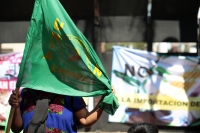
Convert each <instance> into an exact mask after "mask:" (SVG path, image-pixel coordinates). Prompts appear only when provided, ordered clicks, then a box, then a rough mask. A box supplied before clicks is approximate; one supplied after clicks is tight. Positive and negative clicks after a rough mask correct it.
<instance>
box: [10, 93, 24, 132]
mask: <svg viewBox="0 0 200 133" xmlns="http://www.w3.org/2000/svg"><path fill="white" fill-rule="evenodd" d="M21 101H22V98H21V96H20V93H19V94H18V96H17V93H16V91H13V93H12V94H11V95H10V98H9V101H8V102H9V104H10V106H11V107H14V108H15V112H14V115H13V119H12V124H11V129H12V131H13V132H16V133H18V132H20V131H21V130H22V129H23V121H22V116H21V111H20V103H21Z"/></svg>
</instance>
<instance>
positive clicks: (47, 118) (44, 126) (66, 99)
mask: <svg viewBox="0 0 200 133" xmlns="http://www.w3.org/2000/svg"><path fill="white" fill-rule="evenodd" d="M112 89H113V93H115V91H114V87H113V86H112ZM33 92H34V94H33ZM19 93H20V94H19V95H18V97H17V94H16V91H13V93H12V94H11V95H10V98H9V104H10V105H11V106H12V107H14V108H15V113H14V116H13V121H12V124H11V129H12V131H13V132H20V131H22V130H23V132H24V133H27V132H28V133H33V132H35V131H36V132H37V133H41V132H47V133H49V132H53V133H57V132H62V133H76V132H77V128H76V126H77V123H80V124H81V125H83V126H84V127H91V126H92V125H93V124H94V123H95V122H97V120H98V119H99V118H100V116H101V114H102V112H103V109H101V108H98V105H99V104H100V102H102V100H103V99H104V95H102V97H101V99H100V101H99V103H98V104H97V105H96V107H95V108H94V109H93V110H92V111H91V112H88V110H87V107H86V104H85V102H84V100H83V98H82V97H72V96H66V95H56V96H55V95H53V96H54V99H53V100H52V99H50V98H49V97H52V93H48V92H44V91H39V90H33V89H28V88H24V89H22V91H20V92H19ZM36 97H37V99H36ZM49 99H50V100H52V101H51V102H50V103H49V104H46V103H45V101H49ZM35 102H36V103H35ZM45 108H46V109H45ZM76 120H77V121H78V122H76Z"/></svg>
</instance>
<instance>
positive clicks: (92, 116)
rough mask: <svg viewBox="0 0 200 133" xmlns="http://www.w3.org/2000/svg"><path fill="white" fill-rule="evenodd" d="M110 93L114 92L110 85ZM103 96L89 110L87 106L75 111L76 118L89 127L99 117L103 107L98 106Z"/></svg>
mask: <svg viewBox="0 0 200 133" xmlns="http://www.w3.org/2000/svg"><path fill="white" fill-rule="evenodd" d="M112 93H113V94H115V88H114V86H112ZM104 97H105V96H104V95H103V96H102V97H101V99H100V100H99V102H98V104H97V105H96V107H95V108H94V109H93V110H92V111H91V112H88V110H87V108H83V109H81V110H79V111H77V112H76V113H75V115H76V117H77V119H78V120H79V122H80V123H81V124H82V125H83V126H85V127H91V126H92V125H93V124H94V123H95V122H97V121H98V119H99V118H100V117H101V115H102V113H103V109H101V108H98V107H99V104H100V103H101V102H102V101H103V99H104Z"/></svg>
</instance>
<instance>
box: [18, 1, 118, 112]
mask: <svg viewBox="0 0 200 133" xmlns="http://www.w3.org/2000/svg"><path fill="white" fill-rule="evenodd" d="M16 87H17V88H19V87H27V88H33V89H36V90H43V91H46V92H53V93H57V94H64V95H70V96H83V97H90V96H99V95H102V94H106V97H105V98H104V100H103V102H102V103H101V104H100V105H99V106H100V107H102V108H103V109H104V111H106V112H107V113H109V114H111V115H113V114H114V113H115V111H116V109H117V108H118V106H119V104H118V102H117V100H116V97H115V96H114V95H113V94H112V89H111V82H110V79H109V77H108V75H107V73H106V71H105V69H104V67H103V65H102V63H101V61H100V59H99V58H98V56H97V54H96V53H95V51H94V50H93V48H92V47H91V45H90V43H89V42H88V40H87V39H86V38H85V37H84V35H83V34H82V33H81V32H80V31H79V30H78V28H77V27H76V26H75V24H74V23H73V21H72V20H71V18H70V17H69V16H68V14H67V12H66V11H65V9H64V8H63V6H62V5H61V3H60V2H59V1H58V0H36V1H35V5H34V10H33V14H32V17H31V23H30V27H29V31H28V34H27V38H26V45H25V50H24V54H23V58H22V62H21V65H20V72H19V75H18V81H17V84H16Z"/></svg>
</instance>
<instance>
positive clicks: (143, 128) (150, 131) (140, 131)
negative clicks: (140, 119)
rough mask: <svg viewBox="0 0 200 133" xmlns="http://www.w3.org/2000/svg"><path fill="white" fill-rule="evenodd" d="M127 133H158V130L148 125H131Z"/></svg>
mask: <svg viewBox="0 0 200 133" xmlns="http://www.w3.org/2000/svg"><path fill="white" fill-rule="evenodd" d="M127 133H158V128H157V126H155V125H153V124H150V123H139V124H133V125H132V126H131V127H130V128H129V129H128V131H127Z"/></svg>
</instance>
